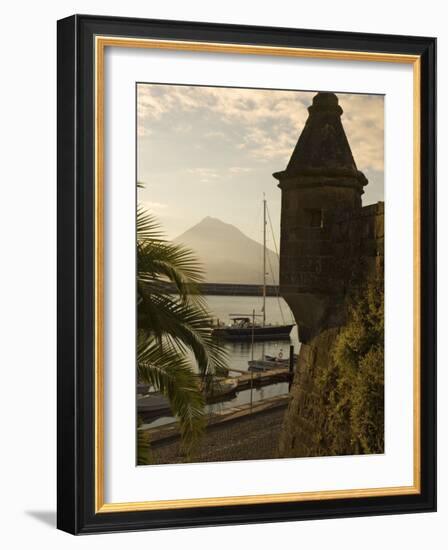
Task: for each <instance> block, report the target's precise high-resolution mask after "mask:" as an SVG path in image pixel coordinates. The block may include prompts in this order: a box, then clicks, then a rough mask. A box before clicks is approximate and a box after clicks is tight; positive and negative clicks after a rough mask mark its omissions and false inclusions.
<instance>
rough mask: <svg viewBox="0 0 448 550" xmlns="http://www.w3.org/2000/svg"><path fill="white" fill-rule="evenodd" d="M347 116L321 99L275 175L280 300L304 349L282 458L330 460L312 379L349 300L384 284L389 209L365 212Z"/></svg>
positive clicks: (328, 96) (329, 98)
mask: <svg viewBox="0 0 448 550" xmlns="http://www.w3.org/2000/svg"><path fill="white" fill-rule="evenodd" d="M342 112H343V111H342V108H341V107H340V106H339V101H338V98H337V96H336V95H335V94H332V93H318V94H317V95H316V96H315V97H314V99H313V104H312V106H310V107H309V113H310V114H309V118H308V120H307V122H306V125H305V127H304V129H303V131H302V134H301V135H300V137H299V140H298V142H297V145H296V147H295V149H294V151H293V154H292V156H291V160H290V161H289V164H288V166H287V168H286V169H285V170H284V171H282V172H277V173H275V174H274V177H275V178H276V179H277V180H278V181H279V187H280V189H281V190H282V210H281V245H280V294H281V295H282V296H283V297H284V299H285V300H286V302H287V303H288V305H289V306H290V308H291V310H292V312H293V314H294V317H295V320H296V323H297V326H298V331H299V340H300V342H301V349H300V352H299V358H298V364H297V366H296V374H295V380H294V383H293V386H292V388H291V402H290V405H289V408H288V411H287V413H286V417H285V424H284V429H283V433H282V437H281V444H280V456H313V455H315V454H316V453H317V454H325V449H324V448H321V449H320V448H319V444H317V443H316V437H321V434H322V433H323V430H324V427H323V426H321V425H318V424H319V423H322V422H325V419H322V418H320V417H319V415H316V408H315V407H316V406H317V405H316V404H317V403H318V402H319V399H321V396H318V395H316V388H315V386H314V383H313V379H314V378H313V376H314V374H313V373H314V372H316V370H317V369H318V370H320V371H322V369H324V368H325V365H327V364H328V363H329V361H331V349H332V346H333V344H334V341H335V339H336V337H337V335H338V333H339V330H340V328H341V327H343V326H344V324H345V322H346V314H347V298H348V297H349V296H350V295H352V294H353V292H354V290H355V289H356V288H359V287H362V285H364V284H366V281H367V280H368V279H369V278H370V277H373V276H375V275H379V276H383V266H384V203H382V202H379V203H377V204H373V205H368V206H365V207H363V206H362V200H361V196H362V194H363V187H364V186H365V185H367V183H368V182H367V179H366V178H365V176H364V174H362V172H360V171H358V169H357V167H356V163H355V161H354V159H353V156H352V153H351V150H350V146H349V143H348V140H347V137H346V135H345V131H344V129H343V126H342V122H341V115H342ZM319 434H320V435H319ZM320 451H321V452H320Z"/></svg>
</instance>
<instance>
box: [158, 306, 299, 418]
mask: <svg viewBox="0 0 448 550" xmlns="http://www.w3.org/2000/svg"><path fill="white" fill-rule="evenodd" d="M206 299H207V303H208V307H209V310H210V312H211V314H212V316H213V318H214V320H215V321H216V320H217V319H219V321H220V322H224V323H228V322H229V315H230V314H245V315H246V314H247V315H248V316H251V315H252V311H253V310H254V309H255V314H256V315H260V314H261V308H262V299H261V297H260V298H257V297H253V296H206ZM256 319H259V318H256ZM266 322H267V323H272V324H276V323H294V322H295V321H294V318H293V316H292V313H291V310H290V309H289V307H288V305H287V304H286V302H285V301H284V300H283V298H275V297H268V298H266ZM222 344H223V346H224V347H225V349H226V351H227V362H228V365H229V368H230V369H232V368H235V369H238V370H239V371H241V370H244V371H246V370H248V368H249V365H248V361H249V360H250V359H251V358H252V353H253V358H254V359H261V358H263V357H264V356H265V355H266V354H267V355H273V356H275V357H279V356H281V355H283V357H288V356H289V346H290V345H293V346H294V353H298V352H299V347H300V344H299V339H298V335H297V327H296V326H294V327H293V329H292V331H291V334H290V338H288V339H286V340H277V341H267V342H254V345H253V350H252V344H251V342H222ZM238 374H239V373H238V372H232V371H230V372H229V376H238ZM251 391H252V396H251ZM286 393H288V383H285V382H281V383H276V384H272V385H270V386H264V387H261V388H254V389H252V390H244V391H241V392H238V393H237V394H236V395H235V396H234V397H233V398H231V399H227V400H225V401H222V402H219V403H214V404H210V405H207V407H206V410H207V412H217V411H222V410H225V409H229V408H232V407H236V406H239V405H243V404H246V403H250V402H251V398H252V403H256V402H258V401H261V400H264V399H268V398H270V397H275V396H278V395H284V394H286ZM173 421H174V418H172V417H163V418H158V419H157V420H154V422H152V423H151V424H150V425H151V427H156V426H160V425H163V424H168V423H170V422H173Z"/></svg>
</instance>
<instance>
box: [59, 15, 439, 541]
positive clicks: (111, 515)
mask: <svg viewBox="0 0 448 550" xmlns="http://www.w3.org/2000/svg"><path fill="white" fill-rule="evenodd" d="M97 35H106V36H107V35H110V36H121V37H132V38H152V39H163V40H176V41H189V40H193V41H198V42H213V43H224V44H243V43H244V44H251V45H257V46H277V47H292V48H309V49H326V50H344V51H356V52H383V53H392V54H398V55H416V56H419V57H420V60H421V89H420V98H421V109H420V120H421V125H420V128H421V134H420V144H421V162H420V167H421V174H420V176H421V177H420V185H421V188H420V196H421V209H420V216H421V258H420V266H421V272H420V277H421V316H420V335H421V356H420V360H421V366H422V368H421V380H420V386H421V417H420V425H421V448H420V457H421V490H420V493H419V494H412V495H392V496H377V497H356V498H343V499H332V500H313V501H301V502H278V503H262V504H249V505H246V504H244V505H240V504H239V505H231V506H228V505H227V506H207V507H195V508H185V509H183V508H177V509H165V510H136V511H123V512H118V511H115V512H103V513H96V512H95V504H94V503H95V433H94V432H95V429H94V417H95V391H94V389H95V378H94V361H95V350H94V346H95V344H94V332H95V326H94V323H95V318H94V309H95V296H94V292H95V291H94V289H95V285H94V276H95V275H94V256H95V246H94V243H95V239H94V232H95V209H94V203H95V192H94V189H95V187H94V182H93V178H94V173H95V168H94V166H95V158H94V149H95V147H94V130H95V127H94V126H95V121H94V101H95V97H94V55H93V44H94V39H95V36H97ZM57 68H58V90H57V97H58V107H57V114H58V127H57V131H58V169H57V175H58V273H57V276H58V387H57V390H58V399H57V408H58V410H57V418H58V428H57V435H58V447H57V452H58V457H57V458H58V470H57V483H58V492H57V500H58V505H57V508H58V510H57V525H58V528H59V529H62V530H64V531H67V532H69V533H73V534H82V533H100V532H112V531H128V530H139V529H162V528H176V527H177V528H179V527H193V526H210V525H231V524H242V523H245V524H248V523H261V522H279V521H291V520H305V519H322V518H337V517H353V516H369V515H385V514H401V513H411V512H430V511H435V510H436V206H435V201H436V171H435V167H436V127H435V120H436V116H435V114H436V39H434V38H428V37H412V36H393V35H381V34H360V33H346V32H336V31H318V30H302V29H301V30H299V29H289V28H270V27H254V26H242V25H224V24H216V23H192V22H184V21H161V20H150V19H148V20H142V19H130V18H124V17H100V16H90V15H74V16H71V17H68V18H66V19H62V20H60V21H59V22H58V62H57Z"/></svg>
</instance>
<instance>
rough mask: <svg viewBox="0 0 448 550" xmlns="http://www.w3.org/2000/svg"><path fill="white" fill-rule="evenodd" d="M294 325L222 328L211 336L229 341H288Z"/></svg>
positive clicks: (217, 329)
mask: <svg viewBox="0 0 448 550" xmlns="http://www.w3.org/2000/svg"><path fill="white" fill-rule="evenodd" d="M293 326H294V325H292V324H291V325H275V326H266V327H255V328H254V329H252V327H247V328H246V327H222V328H216V329H214V331H213V336H216V337H217V338H222V339H223V340H229V341H239V342H240V341H247V342H251V341H252V333H253V339H254V340H255V341H256V342H259V341H268V340H289V335H290V333H291V330H292V327H293Z"/></svg>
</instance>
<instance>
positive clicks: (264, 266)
mask: <svg viewBox="0 0 448 550" xmlns="http://www.w3.org/2000/svg"><path fill="white" fill-rule="evenodd" d="M265 324H266V196H265V194H264V193H263V326H265Z"/></svg>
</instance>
